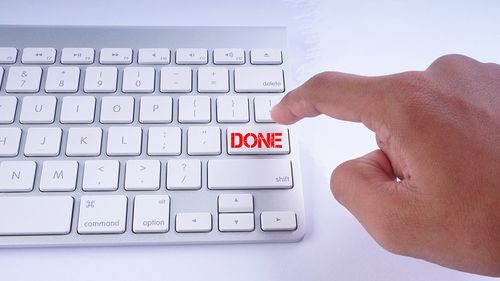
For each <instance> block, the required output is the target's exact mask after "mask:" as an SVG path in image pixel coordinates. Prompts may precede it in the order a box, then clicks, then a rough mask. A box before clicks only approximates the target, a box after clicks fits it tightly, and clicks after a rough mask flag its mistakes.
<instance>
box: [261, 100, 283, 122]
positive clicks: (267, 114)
mask: <svg viewBox="0 0 500 281" xmlns="http://www.w3.org/2000/svg"><path fill="white" fill-rule="evenodd" d="M280 99H281V98H280V97H277V96H260V97H255V98H254V111H255V122H257V123H274V121H273V119H272V118H271V110H272V109H273V107H274V106H275V105H276V104H277V103H278V102H279V101H280Z"/></svg>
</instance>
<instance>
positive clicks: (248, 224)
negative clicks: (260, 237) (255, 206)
mask: <svg viewBox="0 0 500 281" xmlns="http://www.w3.org/2000/svg"><path fill="white" fill-rule="evenodd" d="M254 229H255V224H254V215H253V213H246V214H219V231H221V232H247V231H254Z"/></svg>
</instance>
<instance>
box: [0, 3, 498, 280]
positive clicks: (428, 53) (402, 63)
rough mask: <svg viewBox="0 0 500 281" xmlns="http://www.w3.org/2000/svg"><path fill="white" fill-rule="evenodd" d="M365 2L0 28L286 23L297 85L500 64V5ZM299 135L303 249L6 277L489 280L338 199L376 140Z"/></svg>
mask: <svg viewBox="0 0 500 281" xmlns="http://www.w3.org/2000/svg"><path fill="white" fill-rule="evenodd" d="M356 2H357V4H354V1H351V2H347V1H327V0H325V1H322V2H319V1H305V0H283V1H265V0H255V1H245V2H243V1H241V3H236V1H230V0H224V1H217V3H215V2H207V1H201V0H198V1H194V0H191V1H184V2H176V3H174V2H173V1H151V0H145V1H141V2H140V5H139V2H138V1H131V0H125V1H123V0H122V1H119V0H111V1H105V2H103V1H98V0H87V1H84V2H83V1H82V2H78V3H77V2H75V3H72V4H69V3H68V1H63V0H57V1H49V0H47V1H33V0H29V1H28V0H26V1H22V2H20V1H17V0H4V1H2V2H1V3H0V11H11V12H8V13H3V14H2V17H1V18H0V24H92V25H94V24H119V25H180V26H182V25H287V26H289V36H290V38H289V40H290V49H289V53H288V58H289V59H290V61H291V64H292V68H293V78H294V80H295V81H296V82H297V83H298V82H302V81H304V80H305V79H306V78H307V77H309V76H310V75H311V74H313V73H316V72H318V71H321V70H327V69H331V70H336V71H346V72H354V73H358V74H364V75H382V74H387V73H392V72H398V71H404V70H409V69H425V68H426V67H427V66H428V65H429V64H430V63H431V62H432V61H433V60H434V59H435V58H436V57H438V56H440V55H442V54H446V53H463V54H466V55H470V56H473V57H475V58H477V59H479V60H482V61H491V62H496V63H500V51H499V50H500V24H499V20H498V11H499V9H500V3H499V2H497V1H492V0H490V1H473V2H472V1H470V2H468V3H467V4H463V2H459V1H452V0H446V1H439V2H437V1H430V0H428V1H413V2H412V3H402V2H399V1H391V0H381V1H368V0H360V1H356ZM18 11H22V15H21V16H20V14H19V13H18ZM118 11H119V12H118ZM47 15H51V16H47ZM256 19H257V21H256ZM221 47H231V46H221ZM296 128H297V130H298V132H299V134H300V142H301V145H302V151H301V157H302V160H303V162H302V167H303V173H304V175H303V176H304V181H305V184H304V187H305V198H306V212H307V227H308V230H307V234H306V237H305V239H304V240H303V241H302V242H300V243H297V244H274V245H271V244H269V245H263V244H258V245H223V246H178V247H177V246H174V247H118V248H61V249H22V250H2V251H0V269H1V272H2V275H1V276H2V278H1V279H2V280H9V281H16V280H35V279H36V280H68V279H71V280H167V279H168V280H315V281H316V280H370V281H377V280H381V281H382V280H383V281H392V280H425V281H427V280H445V281H447V280H454V281H460V280H468V281H469V280H472V281H474V280H488V278H484V277H479V276H475V275H469V274H464V273H460V272H456V271H452V270H448V269H445V268H441V267H439V266H435V265H432V264H429V263H426V262H423V261H419V260H415V259H411V258H404V257H398V256H394V255H392V254H389V253H387V252H385V251H384V250H383V249H381V248H380V247H379V246H378V245H377V244H376V243H375V242H374V241H373V240H372V239H371V238H370V237H369V236H368V234H367V233H366V232H365V231H364V230H363V229H362V228H361V226H360V225H359V224H358V223H357V221H356V220H355V219H354V218H353V217H352V216H351V215H350V214H349V213H348V212H347V211H346V210H345V209H344V208H343V207H341V206H340V205H339V204H338V203H336V201H335V200H334V199H333V198H332V196H331V194H330V191H329V188H328V186H329V177H330V172H331V170H332V169H333V168H334V167H335V166H337V165H338V164H340V163H341V162H343V161H345V160H347V159H350V158H353V157H356V156H359V155H362V154H364V153H367V152H369V151H371V150H373V149H374V148H375V147H376V144H375V141H374V136H373V134H372V133H371V132H369V131H368V130H367V129H365V128H363V127H362V126H360V125H358V124H351V123H346V122H340V121H334V120H330V119H328V118H325V117H320V118H316V119H314V120H312V119H311V120H306V121H303V122H301V123H299V124H298V125H296ZM21 263H22V267H20V266H19V265H20V264H21ZM221 268H224V272H221V270H220V269H221Z"/></svg>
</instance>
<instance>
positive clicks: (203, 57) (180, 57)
mask: <svg viewBox="0 0 500 281" xmlns="http://www.w3.org/2000/svg"><path fill="white" fill-rule="evenodd" d="M175 62H176V63H177V64H207V63H208V51H207V49H202V48H180V49H177V51H176V53H175Z"/></svg>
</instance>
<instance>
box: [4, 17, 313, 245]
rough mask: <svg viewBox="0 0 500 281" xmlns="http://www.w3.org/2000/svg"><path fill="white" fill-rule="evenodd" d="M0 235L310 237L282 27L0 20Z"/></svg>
mask: <svg viewBox="0 0 500 281" xmlns="http://www.w3.org/2000/svg"><path fill="white" fill-rule="evenodd" d="M0 38H2V40H1V41H0V44H1V46H0V247H20V246H81V245H146V244H159V245H160V244H193V243H250V242H291V241H299V240H300V239H301V238H302V237H303V235H304V207H303V204H304V203H303V196H302V179H301V172H300V163H299V159H298V147H297V144H296V142H295V141H294V137H293V135H292V134H293V133H292V131H291V130H290V129H288V128H286V127H283V126H280V125H277V124H275V123H273V121H272V120H271V118H270V109H271V108H272V106H273V105H274V104H276V103H277V102H278V101H279V99H280V98H281V97H282V95H283V93H284V92H285V91H286V90H287V89H288V86H287V85H288V83H287V79H286V77H287V73H288V70H287V67H286V32H285V29H283V28H215V27H214V28H208V27H199V28H197V27H191V28H182V27H175V28H167V27H77V26H73V27H64V26H62V27H53V26H50V27H49V26H45V27H44V26H41V27H34V26H22V27H21V26H4V27H0Z"/></svg>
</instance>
